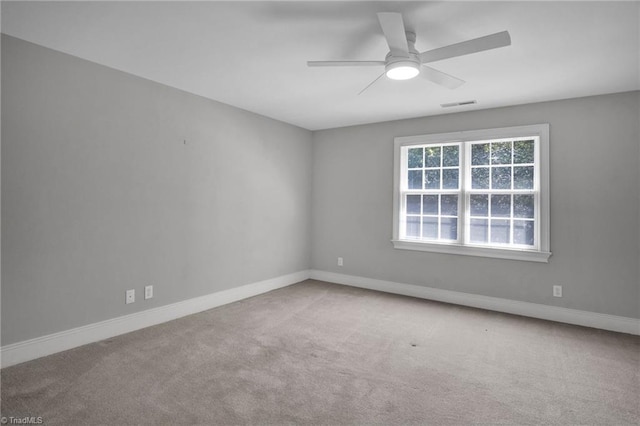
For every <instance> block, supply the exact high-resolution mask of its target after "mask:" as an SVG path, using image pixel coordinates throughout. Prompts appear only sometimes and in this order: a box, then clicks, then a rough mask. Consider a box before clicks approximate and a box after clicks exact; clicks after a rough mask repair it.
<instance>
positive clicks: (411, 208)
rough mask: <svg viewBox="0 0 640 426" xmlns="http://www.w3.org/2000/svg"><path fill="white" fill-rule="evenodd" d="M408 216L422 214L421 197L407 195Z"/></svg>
mask: <svg viewBox="0 0 640 426" xmlns="http://www.w3.org/2000/svg"><path fill="white" fill-rule="evenodd" d="M407 214H420V195H407Z"/></svg>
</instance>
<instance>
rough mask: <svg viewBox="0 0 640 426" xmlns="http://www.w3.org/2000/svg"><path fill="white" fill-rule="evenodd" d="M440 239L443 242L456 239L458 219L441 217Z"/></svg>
mask: <svg viewBox="0 0 640 426" xmlns="http://www.w3.org/2000/svg"><path fill="white" fill-rule="evenodd" d="M440 238H441V239H444V240H457V239H458V219H455V218H453V217H443V218H442V219H441V223H440Z"/></svg>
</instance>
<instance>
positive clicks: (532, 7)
mask: <svg viewBox="0 0 640 426" xmlns="http://www.w3.org/2000/svg"><path fill="white" fill-rule="evenodd" d="M383 11H390V12H401V13H402V14H403V17H404V21H405V24H406V26H407V28H408V29H410V30H413V31H415V32H416V34H417V41H416V47H417V48H418V50H419V51H425V50H429V49H433V48H437V47H441V46H444V45H448V44H452V43H457V42H460V41H464V40H467V39H471V38H476V37H480V36H484V35H488V34H492V33H496V32H499V31H503V30H508V31H509V32H510V34H511V39H512V45H511V46H510V47H506V48H501V49H496V50H492V51H487V52H482V53H477V54H473V55H469V56H465V57H459V58H454V59H448V60H443V61H439V62H434V63H432V64H430V66H432V67H434V68H437V69H439V70H441V71H444V72H447V73H449V74H452V75H455V76H456V77H458V78H461V79H463V80H465V81H466V84H465V85H463V86H462V87H460V88H458V89H455V90H449V89H446V88H443V87H440V86H437V85H435V84H433V83H431V82H429V81H427V80H424V79H421V78H417V79H414V80H409V81H391V80H387V79H386V77H384V78H381V79H380V80H379V81H378V82H377V83H376V84H375V85H374V86H372V87H371V88H370V89H369V90H367V91H366V92H364V93H363V94H362V95H359V96H358V92H360V90H361V89H362V88H364V87H365V86H366V85H367V84H369V83H370V82H371V81H372V80H374V79H375V78H376V77H377V76H378V75H380V74H381V73H382V71H383V69H378V68H364V67H363V68H342V67H341V68H308V67H307V66H306V61H307V60H336V59H359V60H384V57H385V55H386V53H387V51H388V47H387V45H386V43H385V40H384V37H383V35H382V31H381V30H380V28H379V24H378V21H377V17H376V13H377V12H383ZM639 21H640V2H637V1H635V2H634V1H627V2H478V1H476V2H457V1H451V2H361V1H356V2H340V1H325V2H307V1H296V2H272V1H264V2H146V1H145V2H84V1H74V2H6V1H3V2H2V32H3V33H6V34H9V35H12V36H14V37H18V38H21V39H24V40H27V41H31V42H33V43H37V44H40V45H43V46H46V47H50V48H52V49H55V50H59V51H62V52H65V53H69V54H72V55H75V56H79V57H81V58H84V59H88V60H90V61H94V62H97V63H99V64H104V65H107V66H109V67H112V68H115V69H118V70H122V71H126V72H128V73H131V74H134V75H138V76H141V77H144V78H147V79H150V80H153V81H157V82H160V83H163V84H166V85H169V86H172V87H176V88H179V89H182V90H185V91H187V92H191V93H195V94H198V95H201V96H205V97H207V98H211V99H214V100H217V101H220V102H224V103H227V104H230V105H234V106H236V107H239V108H243V109H246V110H249V111H253V112H256V113H258V114H262V115H265V116H268V117H272V118H275V119H278V120H281V121H285V122H287V123H291V124H294V125H297V126H301V127H304V128H307V129H310V130H317V129H325V128H332V127H341V126H347V125H353V124H361V123H370V122H378V121H387V120H394V119H400V118H409V117H418V116H427V115H435V114H443V113H449V112H456V111H466V110H472V109H483V108H490V107H498V106H507V105H515V104H523V103H530V102H538V101H545V100H553V99H564V98H573V97H580V96H588V95H596V94H603V93H615V92H622V91H628V90H639V89H640V73H639V68H640V57H639V52H640V32H639ZM467 100H477V101H478V104H477V105H475V106H466V107H455V108H449V109H443V108H441V107H440V104H443V103H451V102H458V101H467Z"/></svg>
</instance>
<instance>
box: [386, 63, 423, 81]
mask: <svg viewBox="0 0 640 426" xmlns="http://www.w3.org/2000/svg"><path fill="white" fill-rule="evenodd" d="M385 72H386V74H387V77H389V78H390V79H391V80H410V79H412V78H414V77H415V76H417V75H418V74H420V65H419V64H417V63H415V62H414V61H397V62H393V63H390V64H388V65H387V66H386V70H385Z"/></svg>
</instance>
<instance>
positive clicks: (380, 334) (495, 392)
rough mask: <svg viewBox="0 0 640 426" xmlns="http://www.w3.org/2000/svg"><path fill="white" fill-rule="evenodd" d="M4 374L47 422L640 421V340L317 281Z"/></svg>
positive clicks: (5, 398)
mask: <svg viewBox="0 0 640 426" xmlns="http://www.w3.org/2000/svg"><path fill="white" fill-rule="evenodd" d="M1 374H2V382H1V385H2V395H1V398H2V415H3V416H14V417H23V416H42V418H43V420H44V424H60V425H98V424H104V425H125V424H150V425H164V424H167V425H169V424H170V425H177V424H202V425H204V424H207V425H209V424H211V425H213V424H224V425H232V424H331V425H341V424H384V425H392V424H402V425H406V424H430V425H440V424H456V425H463V424H509V425H513V424H558V425H569V424H602V425H624V424H638V423H640V337H637V336H631V335H625V334H618V333H612V332H605V331H600V330H595V329H589V328H582V327H576V326H569V325H563V324H559V323H553V322H547V321H541V320H534V319H528V318H523V317H518V316H512V315H507V314H500V313H495V312H488V311H482V310H478V309H471V308H464V307H459V306H454V305H447V304H443V303H437V302H429V301H424V300H419V299H412V298H409V297H402V296H394V295H389V294H385V293H378V292H373V291H367V290H361V289H355V288H349V287H344V286H339V285H332V284H327V283H322V282H318V281H306V282H304V283H301V284H297V285H294V286H290V287H287V288H283V289H280V290H276V291H273V292H271V293H267V294H264V295H260V296H257V297H254V298H251V299H247V300H244V301H241V302H237V303H233V304H230V305H227V306H223V307H220V308H217V309H213V310H210V311H207V312H203V313H200V314H197V315H192V316H189V317H185V318H182V319H179V320H176V321H172V322H170V323H166V324H162V325H159V326H155V327H150V328H147V329H144V330H140V331H137V332H134V333H130V334H127V335H124V336H120V337H117V338H113V339H110V340H107V341H103V342H99V343H95V344H91V345H87V346H84V347H81V348H77V349H74V350H71V351H67V352H63V353H60V354H56V355H52V356H49V357H46V358H42V359H39V360H35V361H32V362H28V363H24V364H21V365H17V366H14V367H10V368H6V369H4V370H2V372H1Z"/></svg>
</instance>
